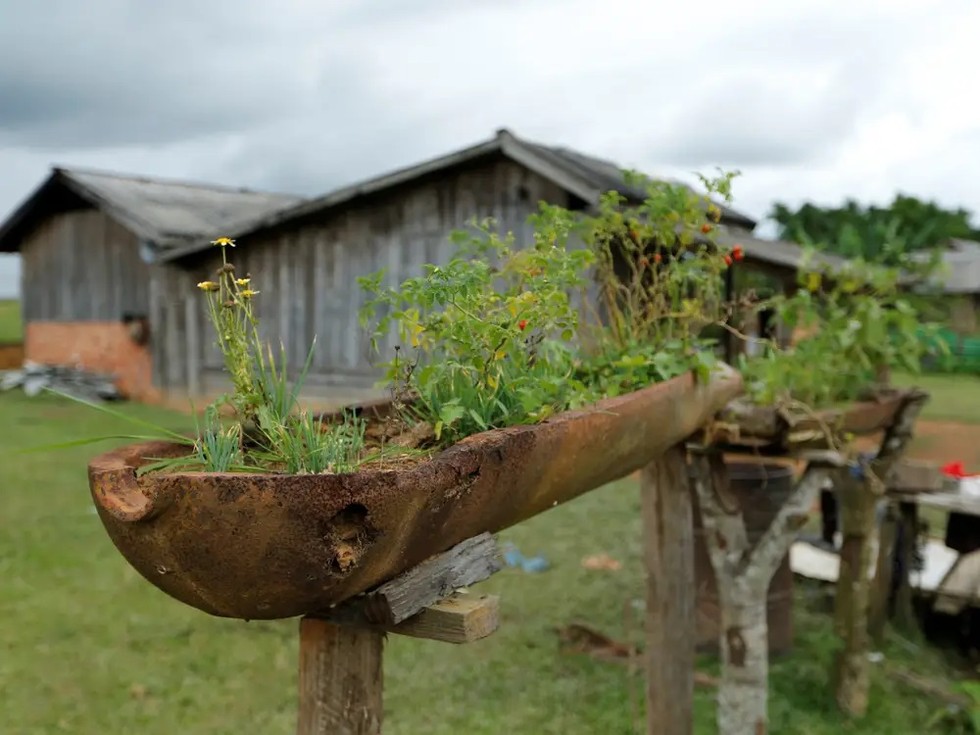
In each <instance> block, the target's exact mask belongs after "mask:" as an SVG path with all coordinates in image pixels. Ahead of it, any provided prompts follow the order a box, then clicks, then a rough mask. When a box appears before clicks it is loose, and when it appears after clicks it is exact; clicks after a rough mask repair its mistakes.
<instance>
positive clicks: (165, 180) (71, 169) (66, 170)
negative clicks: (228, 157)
mask: <svg viewBox="0 0 980 735" xmlns="http://www.w3.org/2000/svg"><path fill="white" fill-rule="evenodd" d="M51 168H52V170H53V171H55V172H57V173H60V174H63V175H65V176H72V175H74V174H78V175H82V176H97V177H101V178H106V179H118V180H122V181H131V182H135V183H147V184H161V185H164V186H182V187H186V188H189V189H206V190H209V191H220V192H228V193H231V194H260V195H262V196H270V195H271V196H281V197H290V198H293V199H306V198H307V197H306V196H304V195H302V194H292V193H287V192H281V191H271V190H265V189H253V188H251V187H246V186H233V185H230V184H215V183H208V182H203V181H192V180H190V179H180V178H176V177H173V178H171V177H168V176H150V175H147V174H135V173H125V172H122V171H109V170H106V169H99V168H89V167H86V166H62V165H57V164H56V165H53V166H52V167H51Z"/></svg>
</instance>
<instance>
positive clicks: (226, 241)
mask: <svg viewBox="0 0 980 735" xmlns="http://www.w3.org/2000/svg"><path fill="white" fill-rule="evenodd" d="M211 244H212V245H217V246H218V247H222V248H223V247H225V246H226V245H227V246H229V247H235V241H234V240H232V239H231V238H230V237H219V238H218V239H217V240H212V241H211Z"/></svg>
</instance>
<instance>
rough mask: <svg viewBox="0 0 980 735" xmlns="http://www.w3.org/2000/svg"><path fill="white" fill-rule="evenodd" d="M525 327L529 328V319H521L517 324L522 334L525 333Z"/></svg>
mask: <svg viewBox="0 0 980 735" xmlns="http://www.w3.org/2000/svg"><path fill="white" fill-rule="evenodd" d="M525 327H527V319H521V320H520V321H519V322H517V328H518V329H520V330H521V331H522V332H523V331H524V328H525Z"/></svg>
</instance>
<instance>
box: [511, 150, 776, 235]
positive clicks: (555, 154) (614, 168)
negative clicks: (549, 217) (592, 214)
mask: <svg viewBox="0 0 980 735" xmlns="http://www.w3.org/2000/svg"><path fill="white" fill-rule="evenodd" d="M522 143H523V145H525V146H527V147H529V148H531V149H533V150H534V151H536V152H537V153H538V154H539V155H541V156H546V157H548V158H550V159H551V160H552V161H553V162H554V163H555V164H556V165H559V166H563V167H565V168H567V169H568V170H569V171H570V172H572V173H574V174H575V175H577V176H581V177H582V178H583V179H586V180H587V181H588V182H589V183H590V184H591V185H592V186H593V187H594V188H595V189H598V190H599V191H601V192H607V191H618V192H620V193H621V194H623V195H624V196H627V197H629V198H630V199H635V200H643V199H645V198H646V196H647V194H646V192H645V191H644V190H643V189H640V188H638V187H636V186H632V185H630V184H629V183H628V182H627V181H626V180H625V178H624V176H623V169H622V168H621V167H620V166H619V165H618V164H616V163H613V162H612V161H606V160H603V159H601V158H596V157H595V156H590V155H587V154H585V153H581V152H579V151H575V150H572V149H571V148H564V147H555V146H547V145H542V144H540V143H529V142H527V141H522ZM657 178H658V180H660V181H665V182H669V183H671V184H674V185H677V186H683V187H685V188H686V189H688V190H690V191H694V189H693V188H692V187H691V186H689V185H688V184H686V183H684V182H683V181H679V180H677V179H670V178H664V177H657ZM715 203H716V204H717V205H718V208H719V209H720V210H721V214H722V221H723V222H725V223H727V224H731V225H738V226H740V227H744V228H745V229H747V230H751V229H753V228H755V226H756V224H758V223H757V222H756V221H755V220H754V219H752V218H751V217H749V216H748V215H746V214H743V213H741V212H738V211H736V210H734V209H732V208H731V207H729V206H726V205H725V204H724V203H723V202H715Z"/></svg>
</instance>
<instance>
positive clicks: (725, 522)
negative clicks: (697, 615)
mask: <svg viewBox="0 0 980 735" xmlns="http://www.w3.org/2000/svg"><path fill="white" fill-rule="evenodd" d="M690 454H691V460H692V478H693V483H694V487H695V489H696V491H697V498H698V502H699V504H700V509H701V517H702V522H703V525H704V536H705V543H706V545H707V547H708V554H709V556H710V558H711V566H712V567H713V569H714V572H715V577H716V581H717V585H718V602H719V605H720V607H721V634H720V640H719V644H720V648H721V654H722V672H721V683H720V685H719V688H718V733H719V735H765V733H766V732H767V731H768V722H769V717H768V696H769V640H768V633H769V626H768V621H767V619H766V602H767V596H768V593H769V584H770V582H771V581H772V577H773V575H774V574H775V573H776V570H777V569H778V568H779V564H780V563H781V562H782V560H783V558H785V556H786V553H787V552H788V551H789V547H790V544H791V543H792V542H793V539H794V538H795V536H796V532H797V531H798V530H799V529H800V527H801V526H803V525H804V524H805V523H806V520H807V517H808V515H809V510H810V507H811V506H812V504H813V502H814V499H815V498H816V496H817V493H818V492H819V491H820V489H821V488H822V487H824V486H825V485H826V484H827V482H828V481H829V480H830V478H831V475H832V474H833V473H834V472H837V471H838V468H839V467H840V466H841V465H842V464H843V458H841V457H840V456H838V455H837V454H836V453H832V452H824V453H821V454H819V455H814V456H813V458H812V460H811V461H810V462H809V463H808V465H807V469H806V471H805V472H804V474H803V476H802V477H801V478H800V480H799V481H798V482H797V484H796V486H795V487H794V488H793V491H792V493H791V494H790V496H789V498H788V499H787V500H786V503H785V504H784V505H783V507H782V508H780V509H779V512H778V513H777V514H776V517H775V518H774V519H773V521H772V523H771V524H770V526H769V528H768V529H766V531H765V533H764V534H763V535H762V537H761V538H760V539H759V541H758V543H757V544H755V546H750V545H749V540H748V534H747V532H746V529H745V521H744V518H743V515H742V509H741V507H740V506H739V503H738V501H737V500H736V499H735V498H734V496H733V495H732V494H731V492H730V490H729V487H728V470H727V468H726V467H725V462H724V458H723V457H722V455H721V453H720V452H716V451H711V450H710V449H706V448H704V447H691V448H690Z"/></svg>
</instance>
